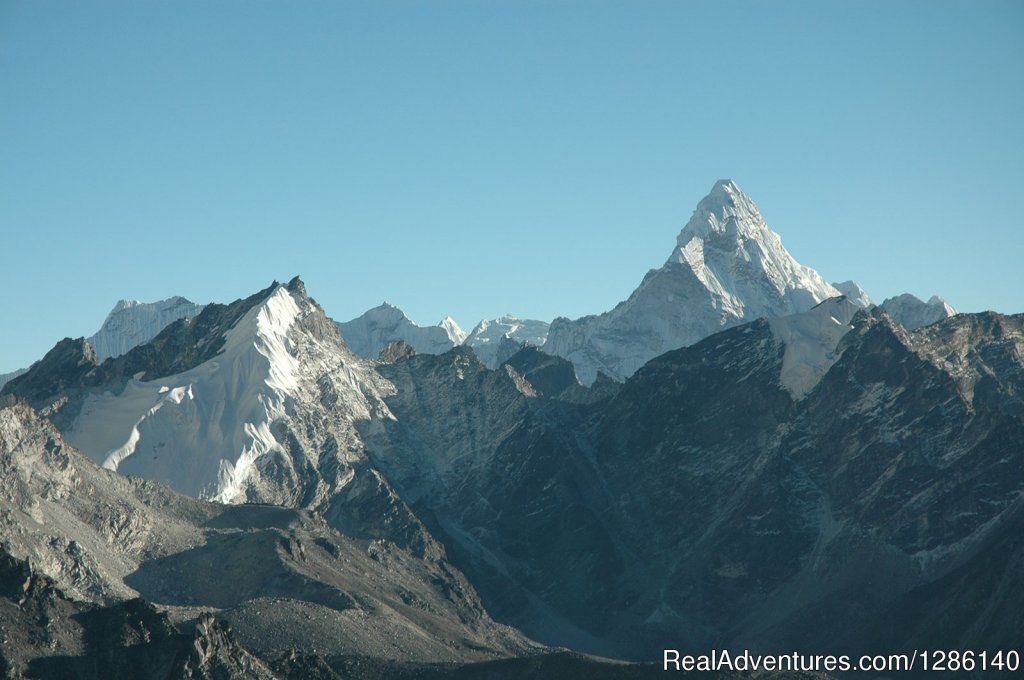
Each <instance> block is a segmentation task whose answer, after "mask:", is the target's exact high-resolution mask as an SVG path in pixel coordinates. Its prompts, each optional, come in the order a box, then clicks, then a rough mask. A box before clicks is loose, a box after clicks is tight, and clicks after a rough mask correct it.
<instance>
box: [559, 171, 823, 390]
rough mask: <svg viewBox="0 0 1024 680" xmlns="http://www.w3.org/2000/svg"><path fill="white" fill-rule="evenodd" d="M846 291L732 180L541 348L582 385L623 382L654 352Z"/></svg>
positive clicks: (561, 325)
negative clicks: (634, 271) (608, 298)
mask: <svg viewBox="0 0 1024 680" xmlns="http://www.w3.org/2000/svg"><path fill="white" fill-rule="evenodd" d="M838 295H840V293H839V291H837V290H836V289H835V288H833V287H832V286H831V285H830V284H829V283H827V282H826V281H825V279H823V278H822V277H821V276H820V275H819V274H818V273H817V272H816V271H814V270H813V269H811V268H810V267H806V266H804V265H802V264H800V263H799V262H797V261H796V260H795V259H794V258H793V256H792V255H790V254H789V252H788V251H787V250H786V249H785V247H783V245H782V240H781V239H780V238H779V236H778V234H776V233H775V232H773V231H772V230H771V229H769V228H768V225H767V224H766V223H765V221H764V218H763V217H762V216H761V213H760V211H759V210H758V208H757V206H756V205H755V204H754V202H753V201H752V200H751V199H750V198H749V197H748V196H747V195H746V194H744V193H743V191H742V190H741V189H740V188H739V187H738V186H737V185H736V183H735V182H733V181H732V180H719V181H718V182H716V183H715V185H714V186H713V187H712V189H711V191H710V193H708V195H707V196H705V197H704V198H703V199H702V200H701V201H700V202H699V203H698V204H697V209H696V210H695V211H694V213H693V216H692V217H691V218H690V220H689V221H688V222H687V223H686V225H685V226H684V227H683V229H682V231H681V232H680V233H679V236H678V238H677V239H676V247H675V248H674V249H673V251H672V254H671V255H670V256H669V258H668V260H667V261H666V262H665V264H664V265H663V266H662V267H661V268H660V269H656V270H653V271H651V272H649V273H648V274H647V276H645V277H644V279H643V281H641V283H640V285H639V287H637V289H636V290H635V291H633V293H632V295H630V296H629V298H628V299H627V300H625V301H623V302H621V303H619V304H618V305H616V306H615V307H614V308H613V309H611V310H610V311H608V312H605V313H604V314H600V315H597V316H589V317H583V318H582V319H577V320H575V321H570V320H569V319H564V318H560V319H555V321H554V322H553V323H552V324H551V332H550V334H549V336H548V340H547V343H546V344H545V345H544V347H543V349H544V351H545V352H548V353H549V354H554V355H557V356H562V357H565V358H567V359H569V360H570V361H572V362H573V364H574V365H575V366H576V372H577V375H578V376H579V378H580V380H581V381H582V382H583V383H584V384H590V383H591V382H593V381H594V379H595V378H596V377H597V373H598V372H603V373H605V374H607V375H608V376H610V377H613V378H616V379H618V380H624V379H625V378H627V377H629V376H630V375H632V374H633V373H634V372H635V371H636V370H637V369H638V368H639V367H640V366H642V365H643V364H644V363H646V362H647V361H648V360H650V359H652V358H653V357H655V356H657V355H659V354H662V353H664V352H667V351H668V350H671V349H676V348H678V347H682V346H685V345H690V344H693V343H695V342H697V341H698V340H701V339H703V338H705V337H707V336H709V335H711V334H712V333H715V332H717V331H720V330H722V329H724V328H727V327H729V326H734V325H737V324H739V323H743V322H744V321H750V320H753V319H756V318H758V317H776V316H784V315H787V314H797V313H800V312H804V311H807V310H809V309H810V308H812V307H813V306H815V305H816V304H818V303H819V302H821V301H823V300H826V299H828V298H831V297H835V296H838Z"/></svg>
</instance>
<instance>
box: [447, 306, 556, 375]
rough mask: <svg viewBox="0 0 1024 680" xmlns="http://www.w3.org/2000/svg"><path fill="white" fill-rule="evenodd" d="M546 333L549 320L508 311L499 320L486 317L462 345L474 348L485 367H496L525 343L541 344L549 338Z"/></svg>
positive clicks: (533, 345)
mask: <svg viewBox="0 0 1024 680" xmlns="http://www.w3.org/2000/svg"><path fill="white" fill-rule="evenodd" d="M547 336H548V324H547V323H545V322H543V321H537V320H535V319H520V318H518V317H514V316H511V315H509V314H506V315H505V316H499V317H498V318H497V319H484V320H483V321H481V322H480V323H478V324H477V325H476V327H475V328H474V329H473V330H472V331H470V333H469V335H468V336H467V337H466V340H465V342H464V343H463V344H465V345H466V346H467V347H472V348H473V351H474V352H476V355H477V356H478V357H480V361H482V362H483V363H484V365H485V366H488V367H489V368H497V366H498V365H499V364H501V363H502V362H503V361H505V360H506V359H508V358H509V357H510V356H512V355H513V354H515V353H516V352H518V351H519V350H520V349H521V348H522V346H523V345H524V344H526V345H530V346H531V347H540V346H541V345H543V344H544V342H545V341H546V340H547Z"/></svg>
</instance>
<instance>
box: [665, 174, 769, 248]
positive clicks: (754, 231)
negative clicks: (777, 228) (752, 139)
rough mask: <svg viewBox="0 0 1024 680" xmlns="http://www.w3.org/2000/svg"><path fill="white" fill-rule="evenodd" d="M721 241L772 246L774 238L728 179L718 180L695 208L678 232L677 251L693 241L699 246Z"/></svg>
mask: <svg viewBox="0 0 1024 680" xmlns="http://www.w3.org/2000/svg"><path fill="white" fill-rule="evenodd" d="M722 237H725V238H727V239H728V240H729V241H735V240H739V239H740V238H753V239H756V240H758V241H770V242H775V241H777V240H778V236H777V235H776V234H775V233H774V232H772V231H771V230H770V229H769V228H768V225H766V224H765V222H764V218H762V217H761V212H760V211H759V210H758V209H757V206H756V205H755V204H754V202H753V201H752V200H750V197H749V196H747V195H746V194H745V193H743V190H742V189H740V188H739V185H737V184H736V182H734V181H732V180H731V179H720V180H718V181H717V182H715V185H714V186H713V187H711V191H710V192H709V193H708V195H707V196H705V197H704V198H703V199H701V201H700V203H698V204H697V209H696V210H694V211H693V216H692V217H691V218H690V221H689V222H687V223H686V226H685V227H683V230H682V231H681V232H679V236H678V238H677V239H676V245H677V247H683V246H686V245H687V244H688V243H690V242H691V241H692V240H694V239H695V238H698V239H700V240H701V241H702V242H705V241H708V240H717V239H720V238H722Z"/></svg>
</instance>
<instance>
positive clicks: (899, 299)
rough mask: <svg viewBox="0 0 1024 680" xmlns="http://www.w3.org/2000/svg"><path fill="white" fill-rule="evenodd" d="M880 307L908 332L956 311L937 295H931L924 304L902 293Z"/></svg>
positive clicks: (947, 316) (944, 317) (908, 294)
mask: <svg viewBox="0 0 1024 680" xmlns="http://www.w3.org/2000/svg"><path fill="white" fill-rule="evenodd" d="M880 306H881V308H882V309H884V310H885V311H886V312H887V313H888V314H889V316H891V317H892V318H894V319H895V320H896V321H897V322H898V323H899V324H900V325H901V326H903V327H904V328H906V329H907V330H908V331H914V330H917V329H918V328H921V327H923V326H928V325H930V324H933V323H935V322H936V321H941V320H942V319H947V318H949V317H951V316H953V315H954V314H956V310H955V309H953V307H952V306H951V305H950V304H949V303H948V302H946V301H945V300H943V299H942V298H940V297H939V296H938V295H933V296H932V297H931V298H930V299H929V300H928V302H924V301H922V300H920V299H919V298H916V297H914V296H913V295H911V294H910V293H904V294H903V295H897V296H896V297H891V298H889V299H887V300H886V301H885V302H883V303H882V304H881V305H880Z"/></svg>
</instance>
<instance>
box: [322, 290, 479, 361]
mask: <svg viewBox="0 0 1024 680" xmlns="http://www.w3.org/2000/svg"><path fill="white" fill-rule="evenodd" d="M338 330H340V331H341V337H342V338H344V340H345V343H346V344H347V345H348V346H349V348H350V349H351V350H352V351H353V352H355V353H356V354H358V355H360V356H364V357H371V358H376V357H377V356H378V355H379V354H380V351H381V350H382V349H384V348H385V347H387V345H388V343H390V342H392V341H395V340H402V341H403V342H405V343H406V344H408V345H409V346H410V347H412V348H413V349H415V350H416V351H417V352H419V353H421V354H441V353H442V352H447V351H448V350H450V349H451V348H452V347H455V346H456V345H460V344H462V341H463V340H465V338H466V334H465V333H464V332H463V330H462V329H461V328H460V327H459V324H457V323H455V320H454V319H452V318H451V317H450V316H446V317H445V318H444V319H442V320H441V322H440V323H439V324H438V325H436V326H420V325H418V324H416V323H415V322H414V321H412V320H411V319H409V317H407V316H406V315H405V313H404V312H403V311H402V310H401V309H399V308H398V307H396V306H394V305H392V304H390V303H388V302H384V303H383V304H381V305H379V306H377V307H374V308H373V309H369V310H367V311H365V312H363V313H362V314H361V315H360V316H357V317H356V318H354V319H352V320H351V321H345V322H343V323H339V324H338Z"/></svg>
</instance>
